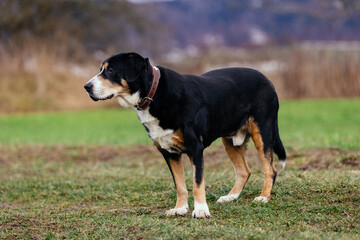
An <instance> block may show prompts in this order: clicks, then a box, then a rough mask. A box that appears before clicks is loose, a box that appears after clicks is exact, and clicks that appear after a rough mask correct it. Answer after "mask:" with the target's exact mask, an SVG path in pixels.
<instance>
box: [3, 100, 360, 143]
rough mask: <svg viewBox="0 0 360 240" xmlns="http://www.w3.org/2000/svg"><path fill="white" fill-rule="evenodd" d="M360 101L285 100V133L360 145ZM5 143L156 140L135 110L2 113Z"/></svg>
mask: <svg viewBox="0 0 360 240" xmlns="http://www.w3.org/2000/svg"><path fill="white" fill-rule="evenodd" d="M358 109H360V99H354V100H318V101H286V102H281V104H280V112H279V127H280V135H281V138H282V139H283V142H284V144H285V146H286V147H287V148H293V149H307V148H324V147H340V148H347V149H359V146H360V134H359V132H360V124H359V122H360V112H359V111H358ZM0 144H2V145H24V144H25V145H39V144H41V145H54V144H64V145H88V144H97V145H98V144H110V145H136V144H151V141H150V140H149V138H148V136H147V134H146V132H145V130H144V128H143V126H142V125H141V124H140V122H139V120H138V119H137V116H136V112H135V111H132V110H122V109H107V110H97V111H81V112H67V113H41V114H40V113H39V114H32V115H3V116H0Z"/></svg>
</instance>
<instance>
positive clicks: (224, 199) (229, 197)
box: [216, 193, 240, 203]
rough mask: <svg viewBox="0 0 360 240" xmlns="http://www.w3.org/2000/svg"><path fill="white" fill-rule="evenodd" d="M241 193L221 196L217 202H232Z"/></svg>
mask: <svg viewBox="0 0 360 240" xmlns="http://www.w3.org/2000/svg"><path fill="white" fill-rule="evenodd" d="M239 195H240V193H237V194H229V195H226V196H222V197H220V198H219V199H218V200H217V201H216V202H217V203H226V202H230V201H233V200H235V199H237V198H238V197H239Z"/></svg>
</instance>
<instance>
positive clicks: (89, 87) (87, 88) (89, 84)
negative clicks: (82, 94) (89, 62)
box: [84, 82, 93, 92]
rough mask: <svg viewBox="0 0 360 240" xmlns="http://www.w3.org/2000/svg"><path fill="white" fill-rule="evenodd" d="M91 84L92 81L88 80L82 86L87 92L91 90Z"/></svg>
mask: <svg viewBox="0 0 360 240" xmlns="http://www.w3.org/2000/svg"><path fill="white" fill-rule="evenodd" d="M92 86H93V85H92V83H90V82H88V83H87V84H85V85H84V88H85V89H86V91H88V92H89V91H90V90H91V88H92Z"/></svg>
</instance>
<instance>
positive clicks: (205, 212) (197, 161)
mask: <svg viewBox="0 0 360 240" xmlns="http://www.w3.org/2000/svg"><path fill="white" fill-rule="evenodd" d="M189 157H190V159H191V161H192V164H193V194H194V211H193V212H192V216H193V218H207V217H210V212H209V207H208V205H207V203H206V194H205V179H204V174H203V172H204V160H203V148H200V147H199V148H198V149H197V150H196V152H195V154H194V155H193V156H189Z"/></svg>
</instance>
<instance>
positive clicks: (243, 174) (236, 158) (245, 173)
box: [216, 137, 251, 203]
mask: <svg viewBox="0 0 360 240" xmlns="http://www.w3.org/2000/svg"><path fill="white" fill-rule="evenodd" d="M247 140H248V137H246V138H245V141H244V142H243V143H242V144H241V145H240V146H234V143H233V141H232V139H231V138H225V137H223V138H222V142H223V144H224V146H225V150H226V152H227V154H228V155H229V158H230V160H231V162H232V164H233V166H234V170H235V184H234V186H233V188H232V189H231V191H230V192H229V193H228V195H226V196H222V197H220V198H219V199H218V200H217V201H216V202H217V203H225V202H230V201H232V200H235V199H237V198H238V197H239V195H240V193H241V191H242V190H243V188H244V186H245V184H246V182H247V181H248V179H249V177H250V174H251V172H250V169H249V166H248V165H247V163H246V161H245V150H246V142H247Z"/></svg>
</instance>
